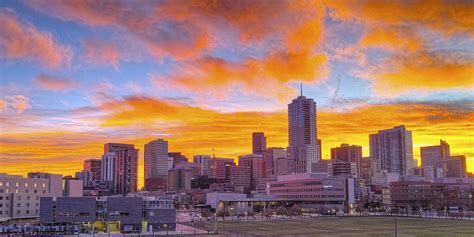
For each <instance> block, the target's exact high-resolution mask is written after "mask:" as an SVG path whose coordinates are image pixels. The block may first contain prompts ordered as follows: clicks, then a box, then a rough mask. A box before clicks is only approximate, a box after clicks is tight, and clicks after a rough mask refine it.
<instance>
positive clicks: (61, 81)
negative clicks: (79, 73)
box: [33, 74, 76, 91]
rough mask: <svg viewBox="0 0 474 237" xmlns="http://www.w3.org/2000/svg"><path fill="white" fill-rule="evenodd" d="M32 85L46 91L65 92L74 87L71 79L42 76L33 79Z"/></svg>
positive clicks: (74, 84)
mask: <svg viewBox="0 0 474 237" xmlns="http://www.w3.org/2000/svg"><path fill="white" fill-rule="evenodd" d="M33 83H35V84H36V85H37V86H38V87H39V88H41V89H43V90H48V91H66V90H70V89H72V88H74V87H75V86H76V83H75V82H74V81H73V80H71V79H66V78H62V77H56V76H51V75H44V74H42V75H38V76H37V77H35V78H34V80H33Z"/></svg>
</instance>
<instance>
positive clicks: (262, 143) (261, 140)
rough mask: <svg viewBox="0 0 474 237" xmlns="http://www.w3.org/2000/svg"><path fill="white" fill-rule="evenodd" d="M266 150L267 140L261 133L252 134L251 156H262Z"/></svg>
mask: <svg viewBox="0 0 474 237" xmlns="http://www.w3.org/2000/svg"><path fill="white" fill-rule="evenodd" d="M266 149H267V138H266V137H265V134H264V133H263V132H254V133H252V154H260V155H263V153H264V152H265V150H266Z"/></svg>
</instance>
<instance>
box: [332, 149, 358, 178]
mask: <svg viewBox="0 0 474 237" xmlns="http://www.w3.org/2000/svg"><path fill="white" fill-rule="evenodd" d="M361 159H362V147H361V146H357V145H349V144H341V146H340V147H334V148H331V160H338V161H343V162H346V163H355V164H356V166H357V175H358V177H360V175H361V168H362V164H361Z"/></svg>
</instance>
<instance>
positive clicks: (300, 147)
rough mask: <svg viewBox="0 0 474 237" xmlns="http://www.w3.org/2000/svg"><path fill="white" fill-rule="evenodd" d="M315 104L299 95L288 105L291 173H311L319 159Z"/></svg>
mask: <svg viewBox="0 0 474 237" xmlns="http://www.w3.org/2000/svg"><path fill="white" fill-rule="evenodd" d="M317 132H318V131H317V126H316V102H314V100H313V99H310V98H306V97H305V96H303V95H301V96H299V97H298V98H296V99H294V100H293V101H292V102H291V104H288V140H289V146H288V155H289V157H288V158H289V161H290V167H289V168H290V171H291V172H292V173H304V172H311V164H312V163H316V162H318V161H319V160H320V159H321V154H319V147H318V146H319V145H318V142H317V139H318V136H317Z"/></svg>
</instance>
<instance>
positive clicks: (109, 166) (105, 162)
mask: <svg viewBox="0 0 474 237" xmlns="http://www.w3.org/2000/svg"><path fill="white" fill-rule="evenodd" d="M115 159H116V156H115V152H107V153H106V154H105V155H103V156H102V164H101V165H102V167H101V172H100V175H101V179H102V180H103V181H111V182H113V181H114V174H115Z"/></svg>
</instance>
